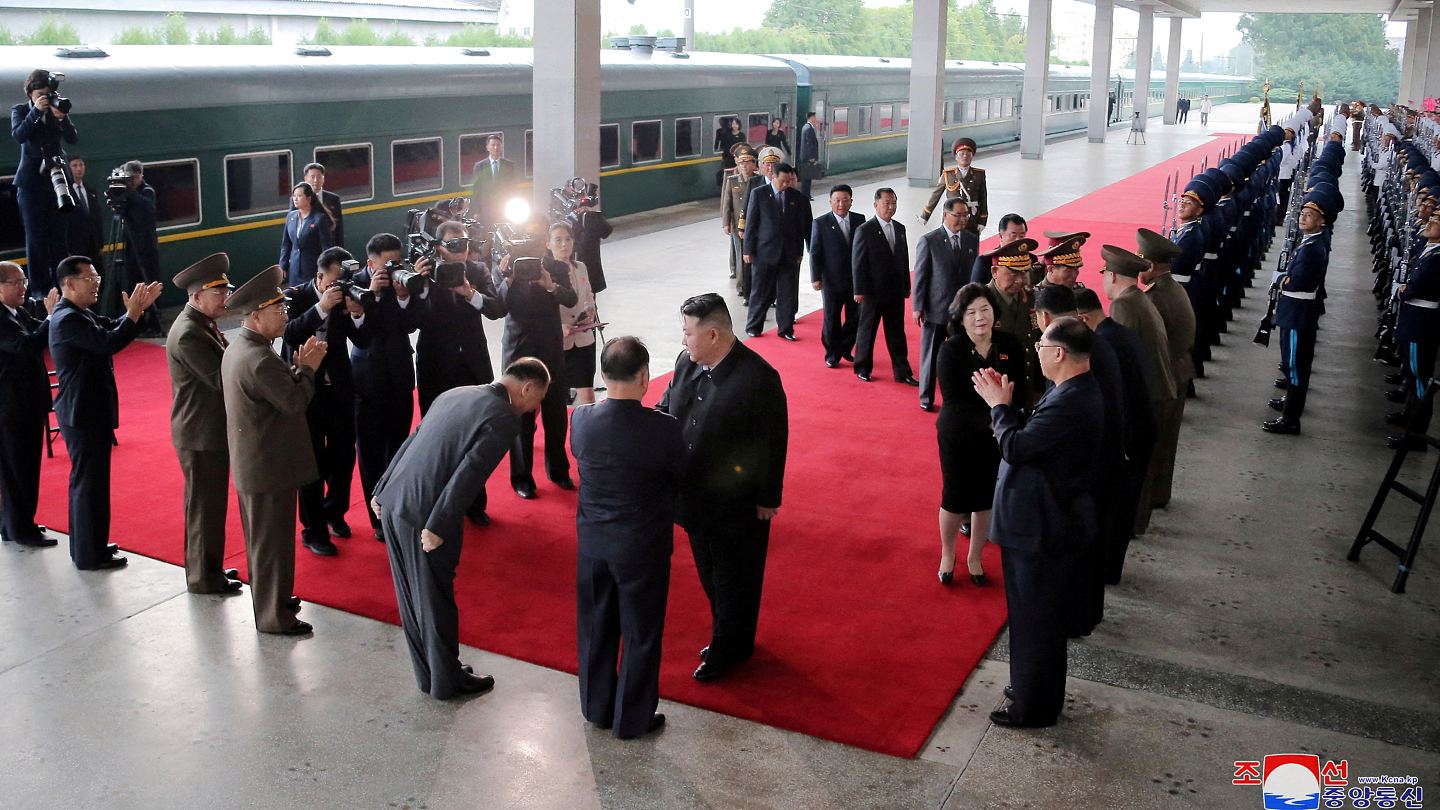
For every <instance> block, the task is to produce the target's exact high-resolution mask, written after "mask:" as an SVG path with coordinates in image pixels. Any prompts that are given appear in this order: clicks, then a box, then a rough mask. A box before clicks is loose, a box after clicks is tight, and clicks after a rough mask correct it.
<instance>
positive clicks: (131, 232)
mask: <svg viewBox="0 0 1440 810" xmlns="http://www.w3.org/2000/svg"><path fill="white" fill-rule="evenodd" d="M123 168H124V170H125V173H126V174H127V175H129V176H130V179H129V181H128V184H127V185H126V187H125V189H126V190H125V194H124V196H123V197H122V199H123V200H124V205H123V207H122V208H121V209H120V211H121V214H120V216H121V219H122V220H124V222H125V273H126V277H125V278H123V279H116V282H117V283H119V284H122V285H123V284H127V283H132V282H133V283H137V284H138V283H143V284H152V283H157V282H159V281H160V237H159V236H158V235H157V234H156V231H155V228H156V219H155V217H156V199H155V189H154V188H151V187H150V185H149V184H147V183H146V182H145V165H144V164H143V163H141V162H140V161H138V160H131V161H126V163H125V165H124V167H123ZM140 329H141V335H143V336H145V337H164V336H165V330H164V329H162V328H161V327H160V310H159V308H158V307H153V306H152V307H151V308H150V309H148V310H146V311H145V315H144V317H143V318H142V323H141V324H140Z"/></svg>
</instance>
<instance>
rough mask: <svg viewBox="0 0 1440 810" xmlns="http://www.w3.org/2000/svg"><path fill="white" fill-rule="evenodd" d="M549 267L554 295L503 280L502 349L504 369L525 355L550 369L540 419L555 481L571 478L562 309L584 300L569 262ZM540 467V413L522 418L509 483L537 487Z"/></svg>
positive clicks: (548, 466)
mask: <svg viewBox="0 0 1440 810" xmlns="http://www.w3.org/2000/svg"><path fill="white" fill-rule="evenodd" d="M545 269H546V270H548V271H549V272H550V278H552V279H553V280H554V281H555V292H553V293H551V292H546V291H545V288H543V287H541V286H540V284H539V283H538V282H529V281H526V282H520V283H516V282H514V281H513V280H512V281H504V280H502V281H501V282H500V285H499V293H500V297H501V298H503V299H504V300H505V310H506V313H507V314H506V315H505V335H504V337H503V339H502V340H503V342H502V344H501V349H500V359H501V363H502V364H503V365H507V366H508V365H510V363H511V362H513V361H515V360H517V359H519V358H521V357H535V358H539V360H540V362H542V363H544V364H545V367H546V368H548V369H550V379H551V381H552V382H551V384H550V388H549V390H547V391H546V392H545V399H544V400H542V401H541V402H540V419H541V421H542V422H544V424H545V474H546V475H547V476H549V477H550V479H551V480H562V479H564V478H566V477H568V476H569V475H570V458H569V457H568V456H566V455H565V429H566V426H567V423H568V422H569V420H568V419H566V415H567V413H566V400H567V399H568V392H567V391H566V389H565V384H564V382H563V380H564V379H565V337H564V331H563V328H562V326H561V325H560V307H562V306H564V307H573V306H575V304H576V302H578V301H579V300H580V297H579V296H578V295H576V293H575V288H574V287H573V286H571V284H570V270H569V268H568V267H566V266H565V265H564V264H562V263H560V262H557V261H553V260H550V259H546V260H545ZM534 466H535V413H534V412H533V411H532V412H530V413H527V414H525V415H524V416H522V417H521V418H520V435H519V436H517V437H516V439H515V448H514V451H513V452H512V453H511V455H510V482H511V483H512V484H533V483H534V480H535V479H534V475H533V473H532V470H533V469H534Z"/></svg>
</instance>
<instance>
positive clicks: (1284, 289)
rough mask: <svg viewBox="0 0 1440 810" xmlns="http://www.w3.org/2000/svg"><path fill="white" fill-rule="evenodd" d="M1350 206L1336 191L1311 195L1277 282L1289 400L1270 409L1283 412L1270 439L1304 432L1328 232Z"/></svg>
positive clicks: (1267, 426) (1321, 189)
mask: <svg viewBox="0 0 1440 810" xmlns="http://www.w3.org/2000/svg"><path fill="white" fill-rule="evenodd" d="M1344 204H1345V203H1344V199H1343V198H1342V197H1341V196H1340V192H1339V191H1338V190H1337V189H1335V187H1334V186H1330V185H1321V186H1316V187H1315V188H1313V189H1312V190H1311V191H1310V192H1309V193H1307V194H1306V195H1305V201H1304V202H1303V203H1302V204H1301V206H1300V222H1299V226H1300V232H1301V233H1302V234H1303V236H1302V237H1301V239H1300V242H1299V244H1297V245H1296V246H1295V249H1294V251H1293V252H1292V253H1291V255H1290V263H1289V264H1287V265H1286V266H1285V274H1284V275H1283V276H1281V277H1280V280H1279V281H1278V282H1277V283H1278V284H1279V289H1278V292H1279V297H1278V298H1277V299H1276V301H1275V328H1276V329H1278V330H1280V362H1281V364H1282V365H1283V366H1284V368H1285V370H1286V388H1285V396H1283V397H1278V398H1276V399H1272V400H1270V407H1272V408H1274V409H1275V410H1278V411H1280V416H1279V417H1278V418H1275V419H1271V420H1270V421H1268V422H1265V423H1264V424H1262V425H1261V428H1262V429H1263V430H1265V432H1267V433H1280V434H1287V435H1294V434H1297V433H1299V432H1300V417H1301V415H1303V414H1304V412H1305V398H1306V395H1307V394H1308V393H1309V390H1310V364H1311V363H1312V362H1313V361H1314V360H1315V333H1316V331H1317V330H1318V329H1319V326H1320V300H1319V294H1320V290H1321V289H1322V288H1323V287H1324V285H1325V271H1326V270H1327V269H1328V268H1329V265H1330V251H1329V250H1328V249H1327V248H1326V247H1325V226H1326V224H1329V223H1333V222H1334V221H1335V216H1336V215H1337V214H1339V213H1340V209H1341V208H1342V207H1343V206H1344Z"/></svg>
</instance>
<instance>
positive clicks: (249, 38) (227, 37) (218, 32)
mask: <svg viewBox="0 0 1440 810" xmlns="http://www.w3.org/2000/svg"><path fill="white" fill-rule="evenodd" d="M195 44H196V45H269V44H270V35H269V34H267V33H266V32H265V29H263V28H251V29H250V31H249V32H247V33H245V34H239V33H236V31H235V28H234V26H231V25H222V26H220V27H219V28H217V29H215V33H213V34H212V33H210V32H209V31H206V30H205V29H204V28H201V29H200V30H199V31H196V32H195Z"/></svg>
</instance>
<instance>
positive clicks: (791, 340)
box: [780, 333, 800, 343]
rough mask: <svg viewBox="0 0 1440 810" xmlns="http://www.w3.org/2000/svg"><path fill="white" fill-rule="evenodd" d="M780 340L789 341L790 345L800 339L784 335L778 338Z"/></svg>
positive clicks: (791, 335)
mask: <svg viewBox="0 0 1440 810" xmlns="http://www.w3.org/2000/svg"><path fill="white" fill-rule="evenodd" d="M780 339H781V340H788V341H790V342H791V343H794V342H795V341H797V340H799V339H800V338H797V337H795V335H794V334H791V333H786V334H783V335H781V336H780Z"/></svg>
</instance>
